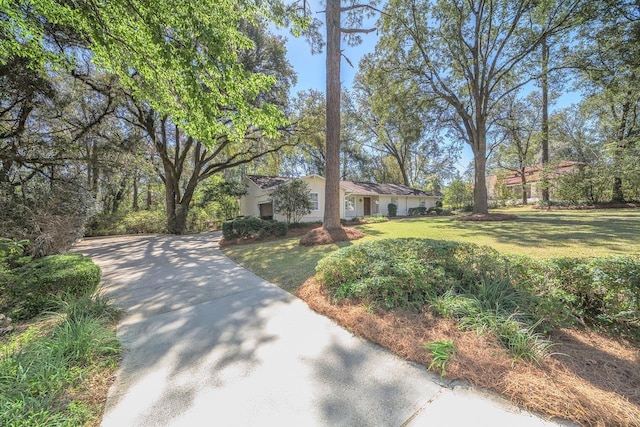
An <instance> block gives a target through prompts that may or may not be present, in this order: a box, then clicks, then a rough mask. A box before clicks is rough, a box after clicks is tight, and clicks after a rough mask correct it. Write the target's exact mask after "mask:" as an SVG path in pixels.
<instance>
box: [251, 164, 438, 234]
mask: <svg viewBox="0 0 640 427" xmlns="http://www.w3.org/2000/svg"><path fill="white" fill-rule="evenodd" d="M296 179H300V180H303V181H305V182H306V183H307V184H308V186H309V189H310V191H311V202H312V204H313V209H312V211H311V213H310V214H309V215H305V216H304V217H302V219H301V221H302V222H313V221H322V218H323V216H324V178H323V177H321V176H319V175H308V176H305V177H302V178H286V177H279V176H263V175H246V176H244V177H243V179H242V181H243V183H244V184H245V185H246V186H247V194H246V195H245V196H242V197H241V198H240V215H244V216H259V217H261V218H265V219H276V220H278V221H283V220H284V219H285V218H284V216H283V215H279V214H277V213H276V212H275V209H274V206H273V202H272V201H271V193H273V191H274V190H275V189H276V188H277V187H278V186H279V185H282V184H286V183H288V182H291V181H293V180H296ZM441 199H442V196H440V195H433V194H429V193H426V192H424V191H422V190H417V189H415V188H410V187H407V186H404V185H399V184H376V183H368V182H353V181H340V218H342V219H352V218H355V217H357V216H358V217H363V216H377V215H382V216H387V215H389V211H388V205H389V203H394V204H395V205H396V206H398V211H397V215H398V216H405V215H408V213H409V209H410V208H417V207H420V206H422V207H425V208H427V209H428V208H430V207H434V206H435V205H436V202H437V201H438V200H441Z"/></svg>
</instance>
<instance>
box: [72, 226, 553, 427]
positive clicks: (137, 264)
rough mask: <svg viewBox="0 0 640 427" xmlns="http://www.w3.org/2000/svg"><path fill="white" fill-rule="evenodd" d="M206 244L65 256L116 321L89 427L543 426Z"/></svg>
mask: <svg viewBox="0 0 640 427" xmlns="http://www.w3.org/2000/svg"><path fill="white" fill-rule="evenodd" d="M219 238H220V234H219V233H205V234H198V235H191V236H125V237H113V238H98V239H89V240H85V241H83V242H81V243H79V244H78V245H77V246H76V249H75V250H76V251H78V252H82V253H84V254H86V255H88V256H91V257H92V258H93V260H94V261H95V262H96V263H97V264H99V265H100V267H102V272H103V283H102V289H103V292H104V293H105V294H106V295H108V296H109V297H111V298H112V300H113V301H114V302H115V304H116V305H118V306H120V307H122V308H123V309H125V310H126V315H125V316H124V318H123V319H122V321H121V323H120V324H119V326H118V337H119V338H120V340H121V341H122V343H123V345H124V349H125V351H124V359H123V362H122V365H121V367H120V369H119V371H118V373H117V378H116V382H115V384H114V385H113V387H112V388H111V390H110V392H109V397H108V400H107V405H106V409H105V414H104V418H103V423H102V425H103V426H118V427H122V426H270V425H281V426H405V425H411V426H458V425H460V426H463V425H465V426H466V425H474V426H483V425H486V426H491V427H496V426H513V425H517V426H544V425H556V424H552V423H550V422H548V421H545V420H543V419H541V418H539V417H536V416H532V415H531V414H529V413H527V412H524V411H521V410H519V409H518V408H515V407H513V406H512V405H510V404H509V403H507V402H506V401H504V400H502V399H500V398H497V397H495V396H492V395H489V394H486V393H481V392H479V391H477V390H474V389H470V388H466V387H447V386H445V385H443V384H441V383H440V382H439V381H438V377H437V376H435V375H433V374H432V373H430V372H428V371H427V370H426V369H425V368H424V367H422V366H418V365H415V364H413V363H409V362H407V361H404V360H402V359H400V358H398V357H396V356H394V355H393V354H391V353H389V352H388V351H386V350H384V349H382V348H380V347H377V346H375V345H372V344H370V343H368V342H366V341H364V340H362V339H360V338H358V337H355V336H353V335H352V334H350V333H349V332H347V331H346V330H344V329H342V328H341V327H339V326H338V325H336V324H335V323H334V322H332V321H331V320H329V319H327V318H325V317H323V316H320V315H318V314H316V313H315V312H313V311H311V310H310V309H309V308H308V307H307V306H306V304H305V303H304V302H303V301H301V300H299V299H298V298H296V297H294V296H292V295H290V294H289V293H287V292H285V291H283V290H282V289H280V288H278V287H277V286H275V285H273V284H271V283H268V282H266V281H265V280H263V279H261V278H260V277H258V276H256V275H254V274H253V273H251V272H249V271H247V270H245V269H244V268H242V267H240V266H238V265H237V264H236V263H234V262H233V261H231V260H230V259H228V258H227V257H225V256H224V254H223V253H222V252H221V251H220V250H219V249H218V243H217V242H218V239H219ZM268 256H269V254H268V253H265V257H268Z"/></svg>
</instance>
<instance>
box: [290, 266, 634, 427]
mask: <svg viewBox="0 0 640 427" xmlns="http://www.w3.org/2000/svg"><path fill="white" fill-rule="evenodd" d="M297 295H298V296H299V297H300V298H302V299H303V300H305V301H306V302H307V304H308V305H309V306H310V307H311V308H312V309H313V310H315V311H317V312H319V313H321V314H324V315H326V316H328V317H330V318H332V319H334V320H335V321H337V322H338V323H339V324H340V325H342V326H343V327H345V328H347V329H348V330H350V331H352V332H353V333H355V334H357V335H360V336H362V337H364V338H366V339H368V340H369V341H372V342H374V343H376V344H379V345H381V346H383V347H386V348H389V349H390V350H392V351H393V352H395V353H396V354H398V355H399V356H402V357H405V358H407V359H409V360H413V361H415V362H417V363H420V364H422V365H424V366H429V364H430V363H431V356H430V354H429V352H428V351H427V350H425V349H424V347H423V345H424V343H425V342H428V341H438V340H452V341H453V342H454V343H455V346H456V349H457V351H456V354H455V355H454V357H453V359H452V361H451V362H450V363H449V365H448V366H447V368H446V376H445V377H446V378H447V379H451V380H464V381H469V382H471V383H473V384H475V385H477V386H480V387H484V388H487V389H490V390H493V391H495V392H498V393H500V394H502V395H505V396H506V397H508V398H510V399H511V400H512V401H513V402H514V403H516V404H518V405H520V406H522V407H525V408H527V409H529V410H533V411H539V412H542V413H544V414H546V415H548V416H550V417H556V418H560V419H568V420H571V421H573V422H577V423H580V424H583V425H587V426H625V427H627V426H628V427H631V426H634V427H638V426H640V402H639V400H638V393H639V392H640V386H639V383H638V381H640V350H639V349H638V348H635V347H633V346H630V345H628V344H625V343H620V342H617V341H614V340H611V339H608V338H605V337H603V336H600V335H598V334H596V333H592V332H582V331H575V330H565V329H563V330H559V331H556V332H555V333H554V334H553V335H552V339H553V341H554V343H555V345H554V347H553V349H552V351H553V352H554V355H553V356H552V357H548V358H547V359H545V360H544V361H542V362H541V363H540V365H537V364H535V363H528V362H525V361H522V360H514V358H513V356H512V355H511V354H510V353H509V352H508V351H507V350H505V349H504V348H503V347H502V346H501V345H500V343H499V342H498V341H497V340H496V339H495V338H494V337H493V336H487V335H477V334H476V333H475V332H463V331H461V330H460V329H458V327H457V326H456V324H455V323H454V322H453V321H451V320H448V319H441V318H436V317H434V316H432V315H431V314H430V313H429V312H426V311H425V312H422V313H411V312H400V311H384V310H380V309H375V310H374V309H371V308H369V307H366V306H364V305H362V304H355V303H351V302H342V303H339V304H333V303H332V301H331V300H330V298H329V297H328V295H327V294H326V292H325V290H324V289H323V287H322V286H321V285H320V284H319V283H318V282H317V281H316V280H315V278H311V279H309V280H308V281H307V282H305V283H304V284H303V285H302V286H301V287H300V288H299V289H298V292H297Z"/></svg>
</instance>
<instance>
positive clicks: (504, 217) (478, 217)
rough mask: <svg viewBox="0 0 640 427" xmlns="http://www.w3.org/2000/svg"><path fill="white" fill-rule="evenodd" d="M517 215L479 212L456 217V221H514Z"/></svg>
mask: <svg viewBox="0 0 640 427" xmlns="http://www.w3.org/2000/svg"><path fill="white" fill-rule="evenodd" d="M517 219H518V217H517V216H515V215H509V214H500V213H488V214H480V213H474V214H471V215H465V216H461V217H458V218H456V221H515V220H517Z"/></svg>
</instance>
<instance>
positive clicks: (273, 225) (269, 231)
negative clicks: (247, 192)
mask: <svg viewBox="0 0 640 427" xmlns="http://www.w3.org/2000/svg"><path fill="white" fill-rule="evenodd" d="M288 231H289V226H288V225H287V223H285V222H279V221H268V220H264V219H260V218H258V217H255V216H246V217H240V218H236V219H232V220H229V221H225V222H223V223H222V236H223V237H224V238H225V239H227V240H231V239H235V238H252V237H258V238H264V237H268V236H286V235H287V232H288Z"/></svg>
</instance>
